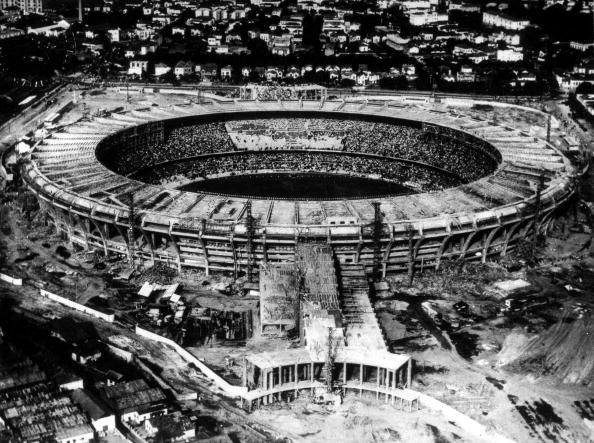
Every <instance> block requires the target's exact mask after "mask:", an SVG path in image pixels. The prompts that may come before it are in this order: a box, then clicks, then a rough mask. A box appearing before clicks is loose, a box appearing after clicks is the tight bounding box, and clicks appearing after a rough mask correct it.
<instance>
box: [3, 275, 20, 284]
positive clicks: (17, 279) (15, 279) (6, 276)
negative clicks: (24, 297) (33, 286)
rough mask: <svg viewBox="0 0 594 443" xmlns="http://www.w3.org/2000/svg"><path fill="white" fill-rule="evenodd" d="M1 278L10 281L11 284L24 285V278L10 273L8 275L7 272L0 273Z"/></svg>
mask: <svg viewBox="0 0 594 443" xmlns="http://www.w3.org/2000/svg"><path fill="white" fill-rule="evenodd" d="M0 280H3V281H5V282H7V283H10V284H11V285H15V286H23V279H22V278H14V277H11V276H10V275H6V274H1V273H0Z"/></svg>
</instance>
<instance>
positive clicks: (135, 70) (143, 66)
mask: <svg viewBox="0 0 594 443" xmlns="http://www.w3.org/2000/svg"><path fill="white" fill-rule="evenodd" d="M147 70H148V61H146V60H130V65H129V67H128V75H138V76H139V77H140V76H142V74H143V73H144V72H146V71H147Z"/></svg>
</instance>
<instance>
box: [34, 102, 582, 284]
mask: <svg viewBox="0 0 594 443" xmlns="http://www.w3.org/2000/svg"><path fill="white" fill-rule="evenodd" d="M357 100H358V101H356V102H355V101H351V102H349V101H342V100H341V101H331V100H325V101H322V102H320V101H303V100H302V101H283V102H279V103H277V102H274V103H272V102H269V103H264V102H258V101H235V102H232V101H230V102H221V103H213V104H212V105H204V104H200V105H197V104H190V105H184V106H182V105H179V106H171V107H169V108H167V109H159V108H157V107H148V108H144V109H140V110H133V111H129V112H124V113H114V114H111V116H109V117H97V118H95V119H93V120H92V121H80V122H78V123H76V124H74V125H71V126H69V127H66V128H62V129H60V130H59V131H57V132H55V133H53V134H51V135H50V136H49V137H47V138H46V139H45V140H43V142H41V143H39V144H38V145H37V146H35V147H34V149H33V151H32V161H31V162H28V163H26V164H25V165H24V167H23V177H24V179H25V181H26V182H27V184H28V186H29V188H30V189H31V191H32V192H33V193H34V194H35V195H36V196H37V197H38V199H39V202H40V205H41V207H42V209H43V210H44V211H45V212H46V213H47V214H48V215H49V217H50V219H51V220H52V222H53V223H54V224H55V226H56V227H57V229H58V230H60V231H62V232H63V233H65V234H66V235H67V236H68V238H69V240H70V241H72V242H73V243H76V244H79V245H81V246H82V247H84V248H87V249H94V250H98V251H101V252H104V253H105V254H107V253H110V252H117V253H121V254H126V255H129V254H132V255H134V256H135V257H136V258H137V259H138V260H142V261H148V262H156V261H161V262H165V263H168V264H170V265H172V266H176V267H178V268H179V269H181V268H184V267H187V268H198V269H202V270H204V271H205V272H206V273H209V272H212V271H231V272H235V273H237V272H239V271H242V270H246V269H247V268H248V267H249V266H251V264H252V263H253V265H255V266H258V265H259V264H263V263H282V262H286V261H292V260H293V258H294V256H295V247H296V245H297V244H298V243H299V241H300V238H303V237H308V238H311V239H315V240H317V241H324V242H326V243H327V244H328V245H330V247H331V248H332V250H333V252H334V253H335V255H336V257H337V259H338V260H339V261H340V262H342V263H346V264H357V265H360V266H363V267H364V269H365V271H366V272H370V271H371V270H372V269H374V268H375V267H376V266H377V267H378V268H379V272H381V274H382V275H386V274H393V273H398V272H411V271H414V270H421V269H423V268H427V267H432V268H437V267H439V266H440V263H442V262H443V261H444V260H447V259H465V260H482V261H485V260H487V258H488V257H491V256H501V255H505V254H506V253H508V252H509V251H510V250H512V249H514V248H515V245H516V242H517V240H518V239H520V238H525V237H526V236H527V235H531V233H533V232H534V231H535V230H539V231H542V232H546V231H547V229H548V227H549V225H550V223H551V221H552V219H553V218H554V215H555V211H556V209H557V208H558V207H559V206H560V205H562V204H563V203H564V202H565V201H566V200H567V199H568V198H569V197H570V196H571V195H572V193H573V190H574V184H573V179H572V176H573V173H574V170H573V167H572V166H571V165H570V163H569V162H568V160H567V159H566V158H565V157H564V156H563V155H562V154H561V153H560V151H559V150H558V149H557V148H556V147H555V146H553V145H552V144H551V143H549V142H548V141H547V135H546V133H547V130H548V128H547V127H546V115H543V113H542V112H540V111H536V110H530V109H527V108H518V107H514V106H512V105H507V104H505V105H504V104H500V103H489V104H481V106H480V107H479V106H478V105H477V106H475V104H476V103H475V102H474V101H472V100H459V99H456V100H454V99H444V98H442V99H440V100H439V103H427V101H428V100H429V99H427V98H423V99H422V100H421V101H420V100H419V98H418V97H416V98H413V97H411V98H410V99H409V98H407V97H405V96H399V97H394V98H393V99H391V98H390V97H383V98H382V101H373V100H367V99H365V98H357ZM496 112H497V116H496V117H497V118H495V116H494V115H495V113H496ZM281 116H282V117H291V116H301V117H304V116H307V117H308V118H312V119H315V118H317V117H331V118H339V119H353V120H354V119H365V120H366V121H370V122H373V121H382V122H384V123H389V122H392V123H393V124H396V125H408V127H411V128H413V127H414V128H422V129H423V130H427V131H433V132H434V133H436V134H440V135H439V136H440V137H441V136H443V137H448V138H449V139H452V138H453V139H455V140H456V141H457V142H459V143H460V144H461V145H460V146H466V147H467V148H468V149H476V153H477V156H479V155H483V154H484V155H487V156H489V157H490V158H492V159H495V161H496V164H495V167H494V170H493V172H492V173H491V174H490V175H488V176H485V177H482V178H477V179H476V180H474V181H472V182H468V183H466V184H464V185H461V186H456V187H453V188H449V189H444V190H441V191H434V192H425V193H418V194H414V195H400V196H384V197H381V198H373V199H372V198H356V199H335V200H318V201H297V200H295V201H291V200H283V199H271V198H251V197H246V196H235V195H234V196H229V195H218V194H209V193H206V192H199V193H194V192H183V191H180V190H176V189H172V188H171V187H166V186H157V185H151V184H147V183H142V182H139V181H137V180H134V179H131V178H128V177H127V176H124V175H121V174H118V173H116V172H114V171H113V170H110V169H108V168H107V167H105V166H104V165H103V164H102V163H101V161H99V160H98V156H99V157H101V158H102V159H105V157H106V156H107V157H110V158H117V155H118V152H119V150H120V149H121V148H122V147H123V146H127V147H132V148H133V147H135V146H145V145H147V144H153V143H159V142H160V141H162V140H163V138H164V137H165V134H166V132H167V131H170V130H171V128H175V127H179V126H180V125H187V124H203V123H205V122H222V121H229V120H234V119H242V118H243V119H245V118H265V119H269V120H270V121H273V120H274V119H275V118H277V117H281ZM505 119H507V120H505ZM522 119H524V120H522ZM552 121H553V123H555V120H554V119H553V120H552ZM524 122H525V123H524ZM521 125H523V126H521ZM551 131H552V132H551V133H552V134H553V136H554V137H557V138H559V139H562V137H563V134H562V133H561V132H560V130H559V127H558V126H553V128H552V129H551ZM481 152H482V153H483V154H480V153H481ZM223 154H225V155H227V153H223ZM305 154H306V153H304V155H305ZM217 155H219V154H217ZM221 155H222V154H221ZM229 155H231V154H229ZM232 155H233V156H235V157H234V158H240V157H241V156H243V155H247V154H245V153H242V152H239V153H238V152H233V153H232ZM334 155H336V156H340V155H346V154H344V153H341V152H337V153H335V154H334ZM349 155H351V156H354V155H357V154H356V153H352V154H351V153H349ZM337 158H338V157H337ZM386 158H387V157H386ZM472 160H473V159H472V158H465V159H464V160H461V161H463V162H471V161H472ZM176 161H183V159H177V160H176ZM406 161H409V160H406ZM444 167H446V168H447V165H444ZM541 180H542V181H543V183H540V182H541ZM131 193H132V194H133V195H134V202H135V207H134V214H133V216H132V217H131V216H130V215H131V214H130V204H129V201H128V196H129V195H130V194H131ZM248 202H250V204H251V205H250V206H249V207H250V211H251V214H252V217H253V220H256V221H257V223H255V224H254V225H253V227H252V228H251V229H249V228H248V225H249V223H247V222H246V212H247V210H246V208H247V207H248ZM373 203H379V210H378V211H377V212H376V211H375V209H374V205H373ZM378 214H379V217H380V219H379V221H378V220H376V218H377V215H378ZM374 223H376V224H377V225H378V226H379V229H375V230H372V229H369V226H370V225H372V224H374Z"/></svg>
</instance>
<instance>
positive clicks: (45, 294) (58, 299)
mask: <svg viewBox="0 0 594 443" xmlns="http://www.w3.org/2000/svg"><path fill="white" fill-rule="evenodd" d="M39 293H40V294H41V295H42V296H43V297H47V298H49V299H50V300H53V301H56V302H58V303H60V304H62V305H64V306H68V307H69V308H72V309H76V310H77V311H80V312H84V313H85V314H88V315H92V316H93V317H96V318H100V319H101V320H105V321H106V322H109V323H113V321H114V315H113V314H106V313H104V312H100V311H96V310H95V309H92V308H89V307H87V306H85V305H81V304H80V303H76V302H75V301H72V300H70V299H68V298H64V297H61V296H59V295H56V294H53V293H51V292H48V291H46V290H45V289H40V290H39Z"/></svg>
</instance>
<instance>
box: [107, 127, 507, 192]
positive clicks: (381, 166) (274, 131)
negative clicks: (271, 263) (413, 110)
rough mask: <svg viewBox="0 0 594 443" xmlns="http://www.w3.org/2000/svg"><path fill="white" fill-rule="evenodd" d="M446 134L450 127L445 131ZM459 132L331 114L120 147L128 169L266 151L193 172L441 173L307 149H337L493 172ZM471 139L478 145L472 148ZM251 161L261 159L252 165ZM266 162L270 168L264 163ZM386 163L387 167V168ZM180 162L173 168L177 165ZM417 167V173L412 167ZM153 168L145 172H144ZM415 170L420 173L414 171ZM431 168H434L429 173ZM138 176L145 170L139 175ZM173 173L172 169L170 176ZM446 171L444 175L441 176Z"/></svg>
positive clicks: (208, 162)
mask: <svg viewBox="0 0 594 443" xmlns="http://www.w3.org/2000/svg"><path fill="white" fill-rule="evenodd" d="M446 132H447V131H446ZM455 134H456V133H446V134H445V135H444V134H443V133H442V132H440V131H439V130H436V129H435V128H432V127H428V128H420V127H411V126H405V125H394V124H388V123H379V122H369V121H360V120H341V119H328V118H320V119H318V118H278V119H274V118H273V119H251V120H236V121H229V122H227V123H226V124H225V123H223V122H216V123H205V124H195V125H190V126H182V127H178V128H175V129H173V130H172V131H171V132H170V133H169V134H168V136H167V138H166V140H165V142H163V143H159V144H156V145H153V146H150V145H149V146H146V147H143V148H138V147H134V149H132V148H127V147H122V148H121V149H120V152H119V156H120V164H121V167H120V168H121V169H120V170H118V171H117V172H120V173H124V174H131V173H134V172H135V171H139V170H141V169H145V170H146V169H147V167H153V166H156V165H158V164H160V163H163V162H170V161H173V162H177V161H179V160H182V159H188V158H191V157H196V156H199V155H205V154H218V153H225V152H233V151H250V152H251V151H266V153H263V155H261V156H257V157H254V156H244V157H241V156H232V157H216V156H214V157H210V158H205V159H201V160H200V161H199V162H194V161H192V162H191V163H192V164H193V167H192V169H191V171H189V172H191V173H192V174H193V175H194V176H196V177H205V176H208V175H212V174H220V173H223V172H229V171H237V172H241V171H244V170H253V169H254V166H256V168H255V169H258V168H259V169H289V168H292V169H293V170H294V171H314V170H317V171H319V172H325V171H335V170H345V171H350V172H353V173H357V174H375V175H378V176H382V177H385V178H388V179H398V180H400V181H401V182H404V181H407V180H411V181H414V182H427V183H429V182H432V181H434V182H436V184H435V185H429V186H428V189H436V188H439V187H440V186H441V184H440V183H443V180H442V178H438V179H436V180H431V179H428V178H427V177H426V176H425V175H426V174H427V173H428V171H431V168H427V167H423V166H418V167H415V168H408V167H407V168H405V170H403V166H398V165H402V163H397V162H393V161H387V160H386V161H384V160H374V161H371V160H369V159H365V160H362V159H361V158H358V157H354V156H342V157H341V155H336V154H331V153H329V154H328V156H327V157H325V158H326V159H327V161H326V160H325V158H324V157H322V156H319V155H314V154H310V151H309V150H312V149H317V150H330V151H331V150H336V151H341V153H343V154H346V153H360V154H373V155H378V156H381V157H386V158H389V157H392V158H398V159H404V160H410V161H415V162H419V163H424V164H426V165H429V166H432V167H435V168H441V169H444V170H446V171H449V172H451V173H452V174H454V175H456V176H457V177H458V178H459V180H458V181H459V182H470V181H473V180H476V179H478V178H480V177H482V176H485V175H488V174H489V173H491V172H492V171H493V170H494V169H495V168H496V166H497V162H496V160H494V158H493V156H492V155H489V153H488V152H485V150H483V149H481V148H480V147H479V146H478V145H476V144H472V142H471V141H470V142H469V140H461V139H459V138H455V137H454V135H455ZM475 145H476V146H475ZM283 149H284V150H287V149H290V150H297V149H304V150H307V151H306V152H303V153H294V154H287V156H286V162H287V165H288V166H284V165H282V164H281V166H280V167H277V166H275V165H278V163H279V162H281V163H282V162H283V161H284V160H283V159H285V157H283V156H279V155H277V154H274V153H275V152H279V151H281V153H282V150H283ZM253 162H257V163H258V164H256V165H253V164H252V163H253ZM267 163H269V164H270V165H272V167H270V168H267V167H265V166H264V165H266V164H267ZM388 165H390V166H388ZM178 168H179V166H177V165H176V166H173V169H174V170H177V169H178ZM153 169H154V173H153V177H155V179H157V181H160V180H162V179H164V177H163V173H164V171H167V170H170V168H158V171H157V170H156V169H155V168H153ZM411 171H416V172H414V173H413V172H411ZM149 173H150V171H149ZM414 174H417V175H418V176H417V177H414V176H412V177H411V175H414ZM433 174H438V173H437V172H433ZM142 175H143V176H144V175H146V174H144V173H143V174H142ZM174 175H177V174H174ZM441 175H444V174H441Z"/></svg>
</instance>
